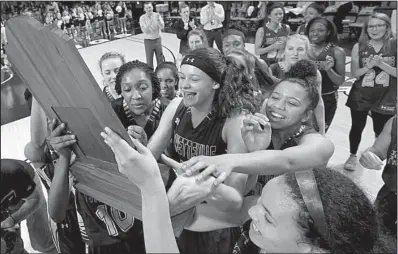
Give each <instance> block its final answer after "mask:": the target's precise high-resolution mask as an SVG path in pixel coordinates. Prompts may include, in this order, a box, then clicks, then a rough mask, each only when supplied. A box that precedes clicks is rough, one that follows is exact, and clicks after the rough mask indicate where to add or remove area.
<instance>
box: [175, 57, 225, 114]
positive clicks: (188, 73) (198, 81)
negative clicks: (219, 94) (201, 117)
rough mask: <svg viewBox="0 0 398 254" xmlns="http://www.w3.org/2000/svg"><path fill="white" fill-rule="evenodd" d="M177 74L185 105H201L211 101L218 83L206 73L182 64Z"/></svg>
mask: <svg viewBox="0 0 398 254" xmlns="http://www.w3.org/2000/svg"><path fill="white" fill-rule="evenodd" d="M179 76H180V86H181V89H182V92H183V95H184V99H183V100H184V104H185V106H186V107H202V106H206V105H208V104H212V103H213V98H214V95H215V92H216V89H218V88H219V85H218V84H217V83H216V82H214V81H213V79H212V78H210V77H209V76H208V75H207V74H206V73H204V72H203V71H202V70H200V69H199V68H197V67H195V66H192V65H189V64H184V65H182V66H181V69H180V73H179Z"/></svg>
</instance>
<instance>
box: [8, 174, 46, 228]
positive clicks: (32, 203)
mask: <svg viewBox="0 0 398 254" xmlns="http://www.w3.org/2000/svg"><path fill="white" fill-rule="evenodd" d="M34 181H35V183H36V187H35V190H34V192H33V193H32V194H31V196H30V197H29V198H28V199H27V200H26V201H25V203H23V205H22V206H21V207H20V208H19V209H18V210H17V211H16V212H15V213H13V214H12V215H11V216H12V218H13V219H14V222H15V224H16V223H19V222H21V221H23V220H26V219H27V218H29V217H30V216H31V215H32V214H34V213H35V212H36V211H37V210H38V209H39V208H40V207H41V206H42V205H45V202H46V201H45V199H44V194H43V192H42V188H41V186H37V185H38V184H41V183H40V180H39V177H38V176H37V175H35V179H34Z"/></svg>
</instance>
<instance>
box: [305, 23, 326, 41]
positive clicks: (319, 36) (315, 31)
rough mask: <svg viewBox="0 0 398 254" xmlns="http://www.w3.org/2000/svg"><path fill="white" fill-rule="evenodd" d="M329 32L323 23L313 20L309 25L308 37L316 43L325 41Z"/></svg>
mask: <svg viewBox="0 0 398 254" xmlns="http://www.w3.org/2000/svg"><path fill="white" fill-rule="evenodd" d="M329 34H330V32H329V31H328V28H327V27H326V25H325V24H323V23H321V22H315V23H313V24H312V25H311V27H310V30H309V33H308V38H309V39H310V42H311V43H315V44H318V43H321V42H324V41H326V38H327V36H328V35H329Z"/></svg>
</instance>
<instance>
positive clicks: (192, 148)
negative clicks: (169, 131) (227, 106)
mask: <svg viewBox="0 0 398 254" xmlns="http://www.w3.org/2000/svg"><path fill="white" fill-rule="evenodd" d="M225 120H226V119H225V118H219V117H216V116H215V115H214V114H212V113H209V114H208V115H207V116H206V117H205V119H203V121H202V122H201V123H200V124H199V125H198V126H197V127H196V128H194V127H193V126H192V120H191V108H188V107H185V106H184V102H183V101H182V102H181V104H180V105H179V106H178V108H177V111H176V113H175V115H174V118H173V127H174V128H173V129H174V133H173V148H174V149H173V150H174V151H172V153H173V154H172V158H173V159H174V160H176V161H178V162H184V161H187V160H189V159H190V158H192V157H195V156H200V155H205V156H215V155H220V154H225V153H226V152H227V144H226V143H225V142H224V140H223V139H222V130H223V128H224V123H225Z"/></svg>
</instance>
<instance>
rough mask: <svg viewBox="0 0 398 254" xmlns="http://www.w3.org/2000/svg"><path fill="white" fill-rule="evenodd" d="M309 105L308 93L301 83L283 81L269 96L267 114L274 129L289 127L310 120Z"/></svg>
mask: <svg viewBox="0 0 398 254" xmlns="http://www.w3.org/2000/svg"><path fill="white" fill-rule="evenodd" d="M309 105H310V100H309V98H308V93H307V91H306V90H305V89H304V88H303V87H302V86H301V85H300V84H297V83H293V82H290V81H282V82H281V83H279V84H278V85H277V86H276V87H275V89H274V91H273V92H272V93H271V95H270V97H269V98H268V101H267V108H266V115H267V117H268V119H269V121H270V123H271V127H272V129H275V130H281V129H287V128H289V127H291V126H295V125H297V124H299V123H304V122H305V121H307V120H308V118H309V117H310V115H311V113H312V112H310V110H307V109H308V107H309Z"/></svg>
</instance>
